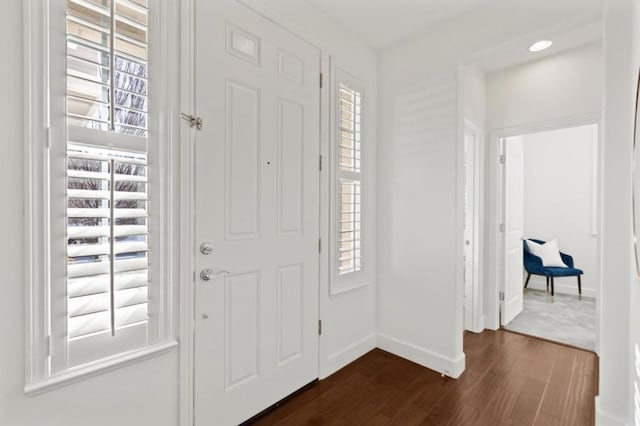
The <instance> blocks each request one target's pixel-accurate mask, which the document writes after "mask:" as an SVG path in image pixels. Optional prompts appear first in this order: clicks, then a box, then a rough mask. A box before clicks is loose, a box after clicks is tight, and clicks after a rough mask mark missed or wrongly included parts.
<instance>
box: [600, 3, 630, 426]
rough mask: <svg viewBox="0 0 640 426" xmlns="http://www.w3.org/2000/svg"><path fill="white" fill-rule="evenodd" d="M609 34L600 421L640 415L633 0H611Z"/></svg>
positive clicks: (607, 424) (622, 421)
mask: <svg viewBox="0 0 640 426" xmlns="http://www.w3.org/2000/svg"><path fill="white" fill-rule="evenodd" d="M607 3H608V6H607V11H606V15H605V38H604V48H605V54H604V64H605V76H606V79H605V85H604V114H603V127H604V129H603V137H604V144H603V160H604V161H603V166H604V170H603V189H602V193H603V211H602V214H603V228H602V256H603V263H602V269H603V270H602V276H603V279H604V282H603V287H602V292H601V295H600V310H601V312H600V376H599V387H600V389H599V396H598V397H597V400H596V425H599V426H600V425H602V426H610V425H623V424H627V425H631V424H633V425H637V424H638V423H639V422H640V420H639V419H640V407H639V406H638V404H639V401H640V394H639V392H640V391H639V387H640V371H639V370H638V365H639V354H638V349H637V348H638V344H639V342H640V310H639V309H638V306H640V288H639V286H640V283H638V282H637V280H636V279H635V272H634V271H633V269H634V266H633V260H632V253H633V249H632V232H631V230H632V225H631V223H632V222H631V176H632V170H633V165H632V164H633V163H632V140H633V110H634V102H635V92H636V84H637V75H638V67H639V66H640V52H639V50H638V49H639V48H640V45H638V37H639V36H640V10H639V7H638V2H637V1H634V0H610V1H608V2H607Z"/></svg>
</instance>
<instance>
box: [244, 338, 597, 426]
mask: <svg viewBox="0 0 640 426" xmlns="http://www.w3.org/2000/svg"><path fill="white" fill-rule="evenodd" d="M464 344H465V354H466V357H467V358H466V359H467V369H466V371H465V373H464V374H463V375H462V377H461V378H460V379H458V380H451V379H442V378H441V377H440V375H438V374H437V373H436V372H434V371H432V370H429V369H426V368H423V367H421V366H419V365H417V364H414V363H412V362H409V361H406V360H404V359H402V358H399V357H396V356H394V355H391V354H389V353H387V352H384V351H381V350H379V349H376V350H373V351H371V352H369V353H368V354H366V355H365V356H363V357H361V358H360V359H358V360H356V361H355V362H353V363H352V364H350V365H349V366H347V367H345V368H344V369H342V370H340V371H339V372H338V373H336V374H334V375H333V376H331V377H329V378H328V379H326V380H324V381H321V382H318V383H316V384H315V385H312V386H311V387H310V388H309V389H307V390H305V391H303V392H301V393H300V394H298V395H296V396H294V397H293V398H291V399H290V400H289V401H286V402H285V403H284V404H283V405H282V406H281V407H279V408H277V409H275V410H273V411H271V412H270V413H268V414H267V415H265V416H264V417H262V418H260V419H259V420H258V421H257V422H256V424H259V425H274V424H277V425H302V424H336V425H349V424H350V425H353V424H367V425H391V424H396V425H398V424H402V425H414V424H415V425H439V426H441V425H471V424H473V425H544V426H547V425H556V424H557V425H560V424H567V425H592V424H594V403H593V401H594V399H593V397H594V396H595V394H596V390H597V383H598V379H597V367H598V359H597V357H596V356H595V354H593V353H590V352H586V351H581V350H577V349H572V348H569V347H566V346H561V345H556V344H553V343H549V342H546V341H542V340H538V339H535V338H530V337H526V336H522V335H518V334H514V333H509V332H505V331H497V332H494V331H485V332H483V333H481V334H472V333H467V334H466V335H465V340H464Z"/></svg>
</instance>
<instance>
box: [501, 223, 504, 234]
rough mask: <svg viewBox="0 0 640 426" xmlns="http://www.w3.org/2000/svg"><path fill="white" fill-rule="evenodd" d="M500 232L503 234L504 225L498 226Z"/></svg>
mask: <svg viewBox="0 0 640 426" xmlns="http://www.w3.org/2000/svg"><path fill="white" fill-rule="evenodd" d="M500 232H504V223H501V224H500Z"/></svg>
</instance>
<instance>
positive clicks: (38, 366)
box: [23, 0, 179, 393]
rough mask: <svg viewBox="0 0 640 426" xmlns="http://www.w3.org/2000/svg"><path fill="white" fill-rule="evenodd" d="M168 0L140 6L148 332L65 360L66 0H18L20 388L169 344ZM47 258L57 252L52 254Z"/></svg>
mask: <svg viewBox="0 0 640 426" xmlns="http://www.w3.org/2000/svg"><path fill="white" fill-rule="evenodd" d="M176 1H177V0H173V1H167V2H165V1H162V2H153V0H151V2H153V3H151V6H155V7H150V8H149V28H150V30H149V52H150V55H149V61H148V64H149V70H150V72H149V79H150V80H151V79H153V80H154V81H155V82H156V83H154V84H153V86H154V87H156V86H157V87H159V88H162V89H161V90H158V93H157V94H156V93H153V101H152V102H149V107H148V117H149V121H148V122H149V130H148V138H149V142H148V148H147V158H148V164H149V168H148V170H149V181H150V185H149V198H150V200H152V202H153V204H154V209H153V215H154V220H153V221H151V222H150V223H149V226H150V228H149V233H150V235H151V234H152V233H153V234H154V235H155V236H156V237H155V238H153V242H152V239H151V238H150V239H149V245H150V247H149V249H150V251H154V252H155V253H156V254H155V255H154V258H155V259H156V260H155V262H154V263H155V265H156V266H155V267H150V268H149V274H150V282H151V283H152V285H153V286H154V292H155V294H154V295H153V298H154V302H153V303H150V305H149V318H150V322H149V329H150V332H149V336H150V337H149V339H148V343H147V344H146V345H144V346H143V347H141V348H139V349H135V350H126V351H122V352H118V353H116V354H115V355H109V356H104V357H98V359H96V360H95V361H91V362H87V363H85V364H82V365H79V366H76V367H71V368H69V367H68V366H65V363H66V349H65V346H66V345H65V342H64V340H66V338H67V337H66V334H61V331H60V327H58V325H59V324H56V325H55V326H54V324H53V323H52V321H51V318H52V317H58V318H60V313H61V310H62V309H64V312H63V316H62V318H65V322H66V307H65V306H61V305H64V303H62V302H60V303H54V302H53V300H56V298H57V300H66V286H67V282H66V260H65V259H66V205H65V203H66V149H67V140H68V139H67V129H66V127H67V124H66V107H65V105H66V85H65V84H59V82H60V81H65V75H66V47H65V45H66V42H65V40H66V24H65V17H66V2H65V1H62V0H49V1H44V2H43V1H41V0H26V1H25V2H24V34H23V35H24V40H25V56H24V63H23V66H24V70H25V104H24V117H25V128H24V131H25V157H24V161H25V176H24V177H25V199H24V207H25V217H26V220H25V223H26V225H25V237H26V238H25V265H24V268H25V278H26V284H27V291H26V297H25V304H26V306H25V313H26V333H27V338H26V348H25V349H26V354H27V362H26V363H25V365H26V367H25V370H26V371H25V388H24V390H25V392H26V393H38V392H42V391H45V390H47V389H50V388H53V387H57V386H60V385H63V384H65V383H69V382H73V381H76V380H78V379H80V378H82V377H85V376H90V375H93V374H97V373H100V372H103V371H108V370H110V369H113V368H115V367H117V366H120V365H125V364H128V363H130V362H134V361H137V360H141V359H146V358H148V357H150V356H154V355H156V354H159V353H163V352H165V351H168V350H171V349H172V348H173V347H175V346H177V341H176V337H175V326H174V314H173V305H174V293H175V290H174V287H175V286H174V285H173V283H174V282H177V280H178V278H179V276H178V275H177V272H179V268H178V266H179V265H178V264H177V263H175V261H174V259H176V258H177V257H176V253H177V252H178V248H176V247H174V246H176V244H172V242H173V241H178V240H179V235H178V233H177V232H178V227H177V225H176V218H175V216H176V214H175V211H176V206H175V204H176V203H175V202H174V200H176V199H177V198H176V197H177V196H178V193H177V191H176V187H177V185H176V182H177V177H176V173H174V170H177V167H176V164H177V160H178V158H177V155H176V150H177V146H176V145H177V140H178V137H177V131H178V130H179V126H178V123H176V121H177V119H176V117H178V114H177V113H176V108H175V105H173V103H174V102H175V93H174V90H172V89H171V88H175V87H176V86H177V81H178V73H177V71H176V67H177V60H176V59H175V58H176V56H178V52H177V51H175V50H173V48H175V43H173V42H170V41H169V40H170V37H172V36H173V35H174V34H177V32H178V27H177V23H175V22H173V20H172V19H171V16H172V15H173V13H172V10H173V9H175V5H176V3H175V2H176ZM153 28H163V30H164V31H154V30H153ZM153 46H155V47H153ZM76 130H78V129H76ZM80 130H81V129H80ZM152 182H153V183H152ZM61 212H64V213H61ZM150 214H152V212H151V211H150ZM53 242H57V244H56V245H54V244H53ZM56 258H59V259H62V261H60V262H55V261H54V259H56ZM150 261H151V259H150ZM158 265H161V266H160V267H159V266H158ZM151 318H153V321H151ZM58 322H60V321H58ZM64 329H66V324H65V325H64ZM60 360H62V361H60Z"/></svg>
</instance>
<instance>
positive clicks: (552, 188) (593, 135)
mask: <svg viewBox="0 0 640 426" xmlns="http://www.w3.org/2000/svg"><path fill="white" fill-rule="evenodd" d="M597 131H598V126H596V125H590V126H580V127H571V128H567V129H560V130H551V131H547V132H540V133H532V134H527V135H524V136H523V143H524V237H525V238H536V239H541V240H544V241H549V240H551V239H554V238H556V239H557V240H558V245H559V247H560V251H562V252H565V253H568V254H570V255H571V256H573V260H574V262H575V266H576V268H580V269H582V270H583V271H584V272H585V273H584V275H583V277H582V294H583V295H585V296H590V297H595V295H596V291H597V285H598V283H599V278H600V268H599V263H598V240H597V236H596V235H594V231H595V233H597V231H598V229H597V228H595V229H594V219H595V218H596V217H597V214H598V212H597V207H594V205H593V201H594V199H596V197H597V192H598V188H597V185H595V182H594V177H595V175H596V174H597V168H596V167H594V157H595V159H596V161H597V152H594V147H595V149H597ZM529 287H530V288H537V289H541V290H543V289H545V288H546V281H545V279H544V277H540V276H532V277H531V280H530V283H529ZM555 290H556V291H557V292H561V293H568V294H578V285H577V280H576V278H575V277H570V278H559V279H556V280H555Z"/></svg>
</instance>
